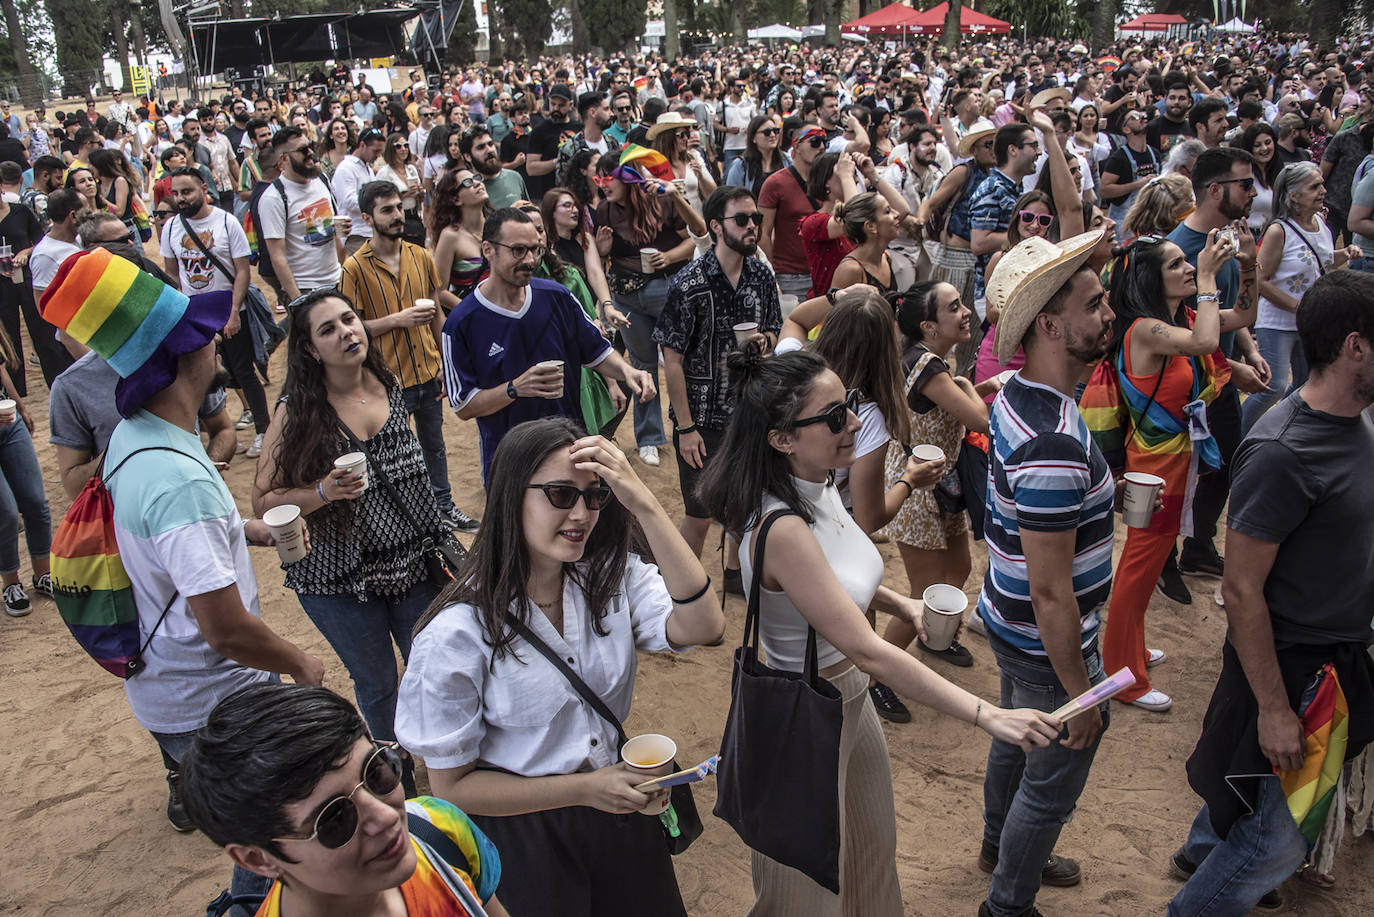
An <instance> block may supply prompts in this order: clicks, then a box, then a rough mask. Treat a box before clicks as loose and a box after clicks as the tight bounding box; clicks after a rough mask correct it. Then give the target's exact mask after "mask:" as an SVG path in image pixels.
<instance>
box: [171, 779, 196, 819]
mask: <svg viewBox="0 0 1374 917" xmlns="http://www.w3.org/2000/svg"><path fill="white" fill-rule="evenodd" d="M167 820H168V821H169V822H171V823H172V827H173V828H176V829H177V830H178V831H180V832H181V833H182V834H185V833H187V832H188V831H194V830H196V826H195V824H194V823H193V822H192V821H191V817H190V816H189V815H187V814H186V807H185V806H183V805H182V804H181V775H180V774H174V773H172V772H171V771H168V772H167Z"/></svg>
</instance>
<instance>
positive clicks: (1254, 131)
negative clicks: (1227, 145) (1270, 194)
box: [1237, 121, 1283, 188]
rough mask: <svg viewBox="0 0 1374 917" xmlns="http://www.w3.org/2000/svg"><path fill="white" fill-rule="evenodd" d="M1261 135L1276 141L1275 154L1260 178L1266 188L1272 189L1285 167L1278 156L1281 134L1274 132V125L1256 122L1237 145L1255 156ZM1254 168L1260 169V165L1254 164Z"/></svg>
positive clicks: (1242, 135)
mask: <svg viewBox="0 0 1374 917" xmlns="http://www.w3.org/2000/svg"><path fill="white" fill-rule="evenodd" d="M1260 134H1268V135H1269V139H1271V140H1273V141H1274V154H1273V155H1272V156H1270V157H1269V163H1268V164H1267V165H1266V166H1265V167H1264V172H1263V174H1261V175H1260V176H1259V177H1260V178H1261V179H1262V180H1263V181H1264V187H1266V188H1272V187H1274V182H1275V181H1276V180H1277V179H1278V177H1279V169H1280V168H1282V166H1283V164H1282V163H1281V162H1279V155H1278V154H1279V132H1278V131H1276V130H1274V127H1273V125H1271V124H1269V123H1267V122H1265V121H1256V122H1255V123H1254V124H1252V125H1250V126H1249V127H1247V128H1246V129H1245V133H1243V134H1241V135H1240V143H1239V144H1237V145H1238V146H1239V147H1240V148H1241V149H1242V150H1244V151H1245V152H1247V153H1249V154H1250V155H1251V156H1254V155H1255V141H1256V140H1258V139H1259V136H1260ZM1254 166H1255V167H1258V166H1259V163H1254Z"/></svg>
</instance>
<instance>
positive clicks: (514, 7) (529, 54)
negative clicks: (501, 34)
mask: <svg viewBox="0 0 1374 917" xmlns="http://www.w3.org/2000/svg"><path fill="white" fill-rule="evenodd" d="M501 14H502V17H503V18H504V19H505V22H504V25H505V26H506V27H507V28H508V29H509V32H508V33H507V34H508V36H509V38H510V39H511V42H510V46H511V48H512V49H516V48H519V47H520V46H522V45H523V48H524V55H523V56H524V57H526V58H535V57H538V56H539V55H541V54H543V53H544V45H545V43H546V42H548V40H549V31H550V29H551V27H552V26H553V9H552V8H551V7H550V6H549V0H501ZM517 56H520V55H517Z"/></svg>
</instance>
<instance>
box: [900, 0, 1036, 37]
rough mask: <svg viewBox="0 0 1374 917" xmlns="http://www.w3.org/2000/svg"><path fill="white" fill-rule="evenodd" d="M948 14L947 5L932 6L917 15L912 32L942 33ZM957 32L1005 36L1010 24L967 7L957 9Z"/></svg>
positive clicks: (1009, 29) (946, 3)
mask: <svg viewBox="0 0 1374 917" xmlns="http://www.w3.org/2000/svg"><path fill="white" fill-rule="evenodd" d="M948 14H949V3H948V2H945V3H940V4H938V5H936V6H932V7H931V8H930V9H928V10H926V11H925V12H924V13H921V14H919V15H917V17H916V22H915V28H913V29H912V31H913V32H919V33H921V34H925V35H931V34H935V33H937V32H943V31H944V30H945V16H947V15H948ZM959 31H960V32H963V33H964V34H973V33H982V34H986V33H989V32H996V33H999V34H1005V33H1007V32H1010V31H1011V23H1009V22H1003V21H1002V20H1001V19H995V18H993V17H992V16H989V15H987V14H986V13H980V12H978V11H977V10H973V9H969V8H968V7H967V6H963V7H960V8H959Z"/></svg>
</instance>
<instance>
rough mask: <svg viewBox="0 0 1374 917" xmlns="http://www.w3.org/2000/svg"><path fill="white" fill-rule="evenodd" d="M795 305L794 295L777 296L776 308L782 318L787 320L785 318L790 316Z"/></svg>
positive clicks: (796, 302) (781, 294) (782, 294)
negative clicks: (778, 309) (780, 311)
mask: <svg viewBox="0 0 1374 917" xmlns="http://www.w3.org/2000/svg"><path fill="white" fill-rule="evenodd" d="M797 304H798V300H797V295H796V294H795V293H779V294H778V308H780V309H781V310H782V317H783V318H787V316H789V315H791V314H792V310H793V309H795V308H797Z"/></svg>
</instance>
